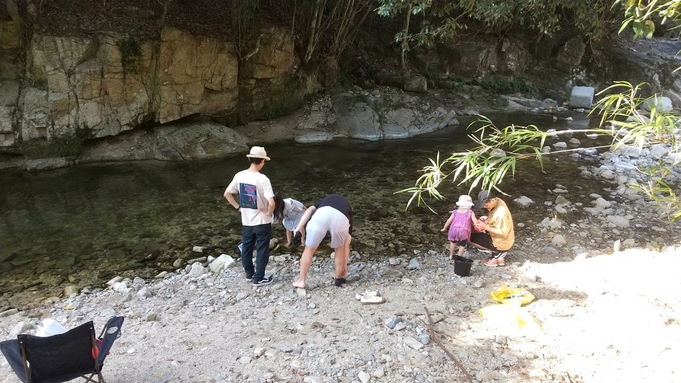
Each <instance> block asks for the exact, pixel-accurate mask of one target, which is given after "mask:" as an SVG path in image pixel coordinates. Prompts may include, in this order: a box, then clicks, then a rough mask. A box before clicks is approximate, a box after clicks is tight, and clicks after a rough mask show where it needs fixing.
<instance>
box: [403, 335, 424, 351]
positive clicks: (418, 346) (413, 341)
mask: <svg viewBox="0 0 681 383" xmlns="http://www.w3.org/2000/svg"><path fill="white" fill-rule="evenodd" d="M404 344H405V345H407V346H409V347H411V348H413V349H414V350H420V349H422V348H424V347H425V346H424V345H423V343H421V342H419V341H418V340H416V339H414V338H410V337H405V338H404Z"/></svg>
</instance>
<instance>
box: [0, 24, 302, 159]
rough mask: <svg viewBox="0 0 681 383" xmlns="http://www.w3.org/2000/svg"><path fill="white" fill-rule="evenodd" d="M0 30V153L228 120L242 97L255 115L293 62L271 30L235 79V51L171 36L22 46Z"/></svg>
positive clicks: (15, 33) (13, 30) (60, 39)
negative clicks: (207, 119) (199, 118)
mask: <svg viewBox="0 0 681 383" xmlns="http://www.w3.org/2000/svg"><path fill="white" fill-rule="evenodd" d="M0 31H2V32H1V33H2V34H1V35H0V68H1V69H2V71H1V72H0V81H1V82H2V92H1V93H2V96H1V98H0V146H2V147H6V148H7V147H18V146H19V144H25V143H30V142H36V141H40V140H43V141H48V142H49V141H53V140H55V139H59V138H67V139H68V138H73V137H77V138H80V139H85V138H87V139H92V138H100V137H108V136H116V135H118V134H120V133H121V132H124V131H127V130H131V129H133V128H135V127H137V126H140V125H143V124H145V123H150V122H151V123H160V124H164V123H167V122H172V121H176V120H179V119H182V118H183V117H187V116H191V115H204V116H211V117H224V116H229V115H232V114H233V113H234V112H235V109H236V107H237V105H238V103H239V102H240V92H243V93H244V95H246V96H248V99H249V104H250V105H249V107H248V109H250V110H262V109H263V108H264V107H265V106H267V105H268V103H269V101H270V100H271V99H273V98H277V97H282V95H277V94H276V92H270V91H267V90H263V89H262V88H265V89H267V88H269V87H268V86H267V83H269V82H274V83H286V82H287V81H288V79H289V77H290V76H291V75H292V74H293V71H292V68H293V65H294V61H295V59H294V58H295V56H294V51H293V37H292V36H291V35H290V34H289V32H288V31H287V30H286V29H281V28H276V27H271V28H268V29H267V30H264V31H263V32H262V36H263V38H261V41H260V42H259V44H258V47H257V50H256V51H255V53H254V55H253V56H252V57H251V58H250V59H249V60H248V61H246V62H245V63H244V65H242V67H241V73H239V70H240V69H239V63H238V58H237V54H236V51H235V47H234V44H233V43H231V42H227V41H221V40H217V39H213V38H207V37H200V36H192V35H191V34H189V33H187V32H183V31H180V30H178V29H175V28H169V27H166V28H164V29H163V30H162V32H161V38H160V41H152V40H141V41H138V40H135V39H132V38H129V37H125V36H122V35H116V34H105V33H102V34H98V35H96V36H92V37H70V36H47V35H41V34H39V33H34V34H33V35H32V38H31V39H30V41H29V42H28V44H27V46H23V45H24V44H22V40H21V37H20V33H19V30H18V28H17V27H16V25H15V24H14V23H13V22H3V23H0ZM22 64H23V65H22ZM240 81H241V83H242V84H243V87H242V88H240V86H239V84H240ZM258 88H260V90H259V91H258ZM311 88H313V87H311ZM282 90H283V89H282ZM303 91H304V90H303ZM243 98H244V97H242V99H243ZM17 150H18V149H17Z"/></svg>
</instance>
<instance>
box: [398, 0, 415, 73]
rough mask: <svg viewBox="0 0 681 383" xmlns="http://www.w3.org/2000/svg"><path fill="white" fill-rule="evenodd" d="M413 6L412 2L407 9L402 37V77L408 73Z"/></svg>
mask: <svg viewBox="0 0 681 383" xmlns="http://www.w3.org/2000/svg"><path fill="white" fill-rule="evenodd" d="M412 7H413V5H412V3H411V2H410V3H409V8H407V17H406V20H405V25H404V35H403V36H402V55H401V56H400V70H401V71H402V75H405V74H406V73H407V57H406V56H407V51H408V50H409V22H410V21H411V9H412Z"/></svg>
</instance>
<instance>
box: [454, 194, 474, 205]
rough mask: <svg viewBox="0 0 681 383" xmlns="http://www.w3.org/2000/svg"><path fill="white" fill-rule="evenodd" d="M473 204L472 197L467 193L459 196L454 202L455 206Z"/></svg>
mask: <svg viewBox="0 0 681 383" xmlns="http://www.w3.org/2000/svg"><path fill="white" fill-rule="evenodd" d="M473 205H475V204H474V203H473V199H472V198H471V197H470V196H468V195H462V196H460V197H459V200H458V201H457V202H456V206H459V207H471V206H473Z"/></svg>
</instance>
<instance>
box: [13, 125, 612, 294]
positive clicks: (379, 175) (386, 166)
mask: <svg viewBox="0 0 681 383" xmlns="http://www.w3.org/2000/svg"><path fill="white" fill-rule="evenodd" d="M495 122H497V123H498V124H502V123H503V122H509V123H510V122H514V123H519V124H528V123H535V124H538V125H540V126H544V127H547V128H549V127H550V128H557V129H564V128H566V127H568V126H569V124H568V123H567V122H564V121H560V122H553V121H552V120H551V116H543V115H542V116H539V115H531V116H528V115H524V116H505V117H504V119H496V120H495ZM586 124H587V122H586V121H581V122H579V121H575V122H572V125H573V126H575V125H586ZM462 126H465V122H463V123H462ZM579 138H580V139H582V140H583V141H585V139H583V138H582V137H579ZM470 144H471V143H470V141H469V140H468V138H467V137H466V135H465V132H464V129H462V128H458V129H449V130H444V131H440V132H437V133H435V134H432V135H429V136H427V137H420V138H412V139H409V140H403V141H388V142H379V143H368V142H358V141H336V142H334V143H331V144H325V145H313V146H297V145H294V144H293V143H286V144H279V145H276V146H268V147H267V148H266V149H267V151H268V154H269V156H270V157H271V158H272V161H271V162H269V163H267V165H266V166H265V168H264V169H263V173H265V174H266V175H268V176H269V177H270V179H271V180H272V184H273V186H274V188H275V189H277V190H281V191H283V193H284V194H285V196H288V197H292V198H295V199H298V200H300V201H301V202H303V203H304V204H306V205H308V206H309V205H311V204H314V203H315V202H317V201H318V200H319V199H320V198H321V197H323V196H324V195H326V194H328V193H339V194H342V195H345V196H347V197H348V198H349V199H350V201H351V203H352V204H353V206H354V208H355V210H356V224H355V225H356V232H355V240H353V249H355V250H359V251H362V252H365V253H368V254H370V255H373V256H384V255H394V254H399V253H400V252H402V251H405V250H406V249H413V248H416V247H419V246H421V247H428V246H431V245H432V243H433V241H435V242H438V241H441V238H439V237H438V236H439V228H440V227H441V225H442V223H443V222H444V220H445V219H446V213H447V211H448V210H451V209H452V208H453V203H454V201H456V198H457V197H458V195H459V194H462V193H466V192H467V189H466V188H465V187H463V186H458V187H457V186H456V185H453V184H449V185H447V186H446V187H445V188H443V190H442V192H444V193H445V194H446V195H447V196H448V197H449V200H448V201H445V202H435V203H434V204H433V205H432V206H433V207H434V208H435V210H436V211H437V212H438V214H439V215H435V214H433V213H431V212H429V211H428V210H427V209H424V208H416V209H411V210H410V211H409V212H405V211H404V207H405V205H406V201H407V200H408V195H406V194H394V193H395V191H397V190H400V189H404V188H406V187H409V186H412V185H413V182H414V181H415V179H416V178H417V177H418V176H419V174H420V173H419V172H418V170H419V169H421V168H422V167H423V166H425V165H428V158H429V157H431V158H434V157H435V156H436V155H437V152H438V151H439V152H441V153H442V154H441V156H443V157H444V156H445V155H447V154H449V153H451V152H452V151H458V150H463V149H465V148H466V147H467V146H470ZM247 165H248V163H247V160H246V159H245V157H243V156H237V157H233V158H228V159H222V160H218V161H203V162H192V163H162V162H142V163H125V164H98V165H88V166H78V167H73V168H69V169H63V170H57V171H50V172H42V173H24V172H6V173H1V174H0V212H1V215H0V272H1V275H0V292H1V293H5V295H4V296H5V299H7V297H9V296H10V295H11V293H12V292H17V291H23V290H25V289H35V290H40V291H43V290H45V289H49V288H50V287H54V288H55V289H56V288H57V287H59V286H60V285H63V284H64V283H67V282H70V283H75V284H78V285H80V286H81V287H82V286H86V285H91V286H94V285H97V284H99V283H101V281H103V280H106V279H108V278H110V277H112V276H114V275H121V274H124V275H125V273H126V272H128V273H129V275H136V276H142V277H150V276H152V275H154V274H155V273H157V272H158V271H159V270H170V269H174V268H173V267H172V263H173V261H174V260H175V259H177V258H184V259H189V258H191V257H192V256H196V254H192V253H191V249H192V247H193V246H206V247H207V248H208V249H209V251H210V252H212V253H213V254H215V255H219V254H220V253H222V252H226V253H228V254H232V255H234V253H235V251H234V249H235V246H236V245H237V244H238V243H239V241H240V236H241V233H240V232H241V230H240V229H241V226H240V217H239V215H238V213H236V212H235V211H234V209H232V208H231V207H230V206H229V204H228V203H227V202H226V201H225V200H224V198H223V197H222V193H223V191H224V188H225V187H226V186H227V184H228V183H229V181H230V180H231V178H232V176H233V175H234V173H236V172H237V171H239V170H242V169H244V168H246V167H247ZM579 165H580V164H578V163H576V162H575V161H573V160H570V159H568V158H567V157H566V156H563V157H560V159H559V160H558V161H556V160H551V161H548V164H547V167H546V170H547V173H546V174H542V173H541V172H539V171H538V168H537V166H536V165H535V164H534V163H533V162H531V161H528V162H527V163H526V164H523V165H522V166H521V167H520V168H519V170H518V174H517V176H516V178H515V179H513V180H509V181H508V182H506V183H505V184H504V186H503V189H504V190H505V191H507V192H508V193H510V194H511V195H512V196H513V197H517V196H519V195H521V194H524V195H527V196H528V197H530V198H544V196H545V190H546V189H549V188H554V187H555V184H556V183H563V184H565V185H566V186H568V187H570V183H578V184H584V183H585V182H586V181H584V180H583V179H580V178H579V176H578V174H579V169H578V166H579ZM450 185H451V186H450ZM594 187H596V188H600V187H601V186H599V185H594ZM540 201H543V200H541V199H540ZM275 237H278V238H285V236H284V233H283V227H281V225H277V226H276V227H275ZM438 243H439V242H438ZM29 276H30V277H29ZM7 293H10V294H7ZM0 306H2V301H1V300H0Z"/></svg>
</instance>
